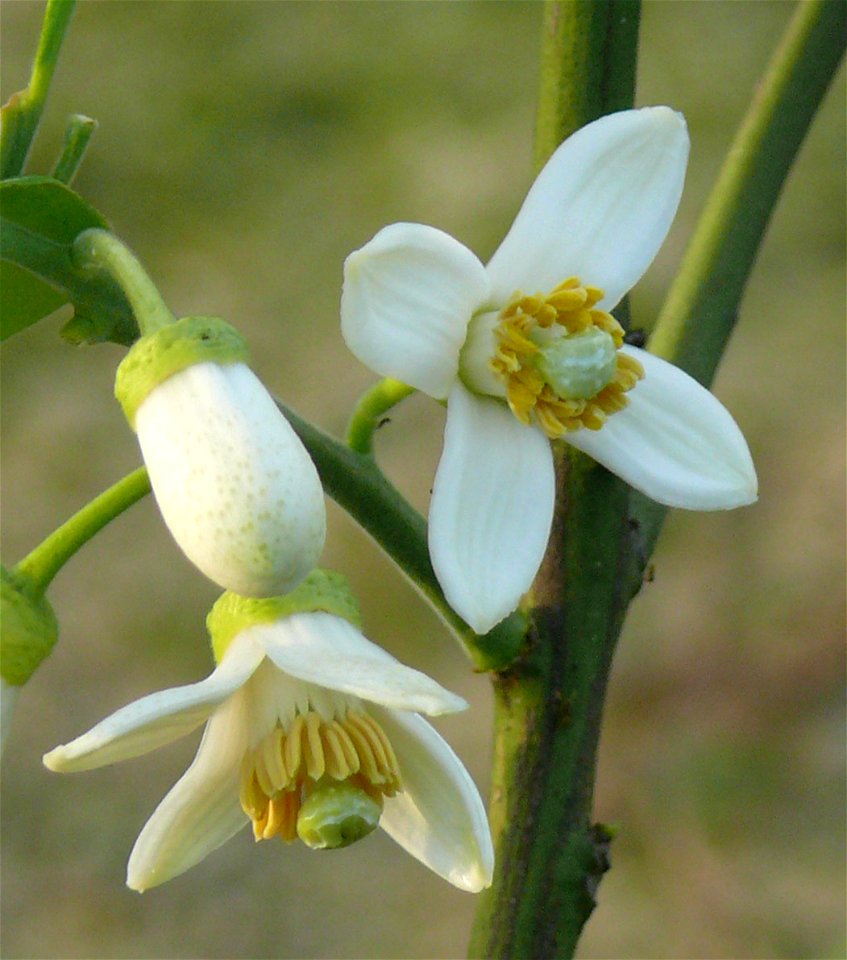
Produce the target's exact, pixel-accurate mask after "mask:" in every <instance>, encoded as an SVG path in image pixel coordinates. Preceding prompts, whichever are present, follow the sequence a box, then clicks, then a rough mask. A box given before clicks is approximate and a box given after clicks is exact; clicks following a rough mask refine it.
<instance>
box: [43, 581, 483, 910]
mask: <svg viewBox="0 0 847 960" xmlns="http://www.w3.org/2000/svg"><path fill="white" fill-rule="evenodd" d="M313 585H314V579H313V578H307V581H305V582H304V585H303V587H305V588H306V590H307V591H308V590H309V589H310V586H313ZM303 587H301V592H302V589H303ZM301 595H302V593H301ZM279 599H281V600H283V603H281V604H276V600H277V598H272V599H271V600H268V601H246V600H245V599H244V598H240V597H235V596H234V595H232V594H224V596H223V597H222V598H221V600H220V601H219V602H218V604H217V605H216V608H215V609H213V611H212V614H210V620H209V623H210V630H211V632H212V634H213V644H214V646H215V649H216V657H217V659H218V666H217V667H216V669H215V670H214V672H213V673H212V674H211V675H210V676H209V677H208V678H207V679H205V680H203V681H201V682H200V683H195V684H191V685H189V686H184V687H177V688H174V689H171V690H163V691H161V692H159V693H154V694H151V695H150V696H147V697H144V698H142V699H141V700H138V701H136V702H135V703H132V704H130V705H128V706H126V707H124V708H123V709H121V710H118V711H117V712H116V713H114V714H112V715H111V716H110V717H108V718H107V719H105V720H103V721H102V722H101V723H99V724H97V726H95V727H94V728H93V729H92V730H90V731H89V732H88V733H86V734H83V735H82V736H81V737H78V738H77V739H76V740H74V741H72V742H71V743H68V744H66V745H65V746H61V747H57V748H56V749H55V750H52V751H50V753H48V754H46V755H45V757H44V763H45V764H46V765H47V766H48V767H49V768H50V769H51V770H55V771H59V772H70V771H76V770H88V769H92V768H94V767H100V766H104V765H105V764H109V763H114V762H116V761H118V760H126V759H129V758H130V757H135V756H139V755H140V754H143V753H146V752H148V751H150V750H153V749H155V748H156V747H159V746H162V745H163V744H166V743H169V742H170V741H172V740H175V739H177V738H178V737H181V736H184V735H185V734H187V733H189V732H191V731H192V730H194V729H196V728H197V727H198V726H199V725H200V724H202V723H204V722H205V723H206V730H205V733H204V735H203V740H202V742H201V744H200V747H199V749H198V751H197V756H196V757H195V759H194V762H193V763H192V765H191V766H190V767H189V769H188V771H187V772H186V773H185V775H184V776H183V777H182V779H180V780H179V781H178V782H177V784H176V785H175V786H174V787H173V788H172V789H171V791H170V793H168V794H167V796H166V797H165V798H164V800H162V802H161V803H160V804H159V806H158V808H157V809H156V811H155V812H154V813H153V815H152V817H151V818H150V820H149V821H148V822H147V824H146V826H145V827H144V829H143V830H142V831H141V834H140V836H139V837H138V840H137V841H136V844H135V847H134V849H133V851H132V854H131V856H130V859H129V865H128V870H127V884H128V885H129V886H130V887H131V888H133V889H135V890H146V889H148V888H150V887H153V886H156V885H157V884H160V883H163V882H164V881H166V880H169V879H170V878H172V877H175V876H177V875H178V874H180V873H182V872H183V871H185V870H187V869H188V868H189V867H191V866H193V865H194V864H196V863H198V862H199V861H200V860H202V859H203V858H204V857H205V856H207V854H209V853H211V852H212V851H213V850H215V849H216V848H217V847H219V846H220V845H221V844H222V843H224V842H225V841H226V840H228V839H229V838H230V837H231V836H233V835H234V834H235V833H236V832H237V831H238V830H239V829H241V828H242V827H243V826H245V825H246V824H247V822H248V821H252V823H253V832H254V836H255V838H256V840H260V839H270V838H272V837H274V836H279V837H281V838H282V839H283V840H286V841H291V840H295V839H296V838H297V836H298V835H299V836H300V838H301V839H303V840H304V842H306V843H308V844H309V845H310V846H312V847H338V846H345V845H347V844H348V843H351V842H353V841H354V840H358V839H360V838H361V837H363V836H364V835H366V834H367V833H369V832H370V831H371V830H372V829H374V828H375V827H376V826H377V824H378V825H379V826H381V827H382V828H383V829H384V830H385V831H386V832H387V833H388V834H389V835H390V836H391V837H392V838H393V839H394V840H396V841H397V843H399V844H400V845H401V846H402V847H404V848H405V849H406V850H407V851H408V852H409V853H410V854H412V856H414V857H416V858H417V859H418V860H420V861H421V862H422V863H424V864H425V865H426V866H428V867H429V868H430V869H432V870H433V871H435V872H436V873H437V874H439V875H440V876H442V877H444V878H445V879H446V880H448V881H449V882H450V883H452V884H454V885H455V886H457V887H459V888H461V889H463V890H469V891H474V892H475V891H478V890H480V889H482V888H483V887H485V886H487V885H488V884H489V883H490V882H491V874H492V869H493V851H492V846H491V837H490V833H489V828H488V822H487V819H486V815H485V810H484V807H483V805H482V801H481V799H480V796H479V793H478V792H477V789H476V787H475V786H474V784H473V781H472V780H471V778H470V776H469V775H468V773H467V771H466V770H465V768H464V767H463V766H462V764H461V762H460V761H459V759H458V758H457V757H456V755H455V754H454V753H453V751H452V750H451V749H450V747H449V746H448V745H447V744H446V743H445V741H444V740H443V739H442V738H441V737H440V736H439V734H438V733H436V731H435V730H434V729H433V728H432V727H431V726H430V725H429V724H428V723H427V722H426V721H425V720H424V719H423V718H422V717H421V716H419V712H421V713H427V714H431V715H436V714H441V713H447V712H452V711H457V710H462V709H464V708H465V707H466V706H467V704H466V703H465V702H464V701H463V700H462V699H461V698H460V697H457V696H455V695H454V694H452V693H450V692H448V691H447V690H445V689H444V688H443V687H441V686H439V685H438V684H437V683H436V682H435V681H434V680H432V679H430V678H429V677H427V676H426V675H424V674H422V673H420V672H419V671H417V670H413V669H411V668H410V667H406V666H404V665H403V664H401V663H399V662H398V661H397V660H395V659H394V658H393V657H392V656H390V655H389V654H388V653H386V652H385V651H384V650H382V649H381V648H379V647H377V646H375V645H374V644H372V643H371V642H370V641H368V640H366V639H365V637H364V636H362V634H361V633H360V632H359V631H358V629H356V627H355V626H354V625H353V624H352V623H350V622H349V620H348V619H346V618H345V616H339V615H336V614H334V613H329V612H326V611H325V610H319V609H315V610H310V609H308V607H309V606H310V605H313V604H310V603H309V602H307V603H306V604H305V605H304V604H300V603H298V602H297V601H296V600H295V603H294V605H290V604H289V605H287V606H286V604H285V603H284V599H285V598H279ZM322 602H323V601H322ZM275 604H276V605H275ZM324 605H325V606H331V604H324ZM303 606H305V607H306V608H307V609H302V607H303ZM285 609H288V610H295V611H297V610H299V612H294V613H290V615H285V614H284V613H283V612H281V611H283V610H285ZM245 624H247V625H245ZM222 648H225V649H223V652H221V650H222Z"/></svg>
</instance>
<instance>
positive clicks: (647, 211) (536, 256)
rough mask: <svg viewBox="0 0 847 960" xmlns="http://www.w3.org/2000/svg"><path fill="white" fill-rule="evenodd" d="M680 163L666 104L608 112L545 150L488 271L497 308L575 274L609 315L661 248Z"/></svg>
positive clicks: (679, 123) (676, 126)
mask: <svg viewBox="0 0 847 960" xmlns="http://www.w3.org/2000/svg"><path fill="white" fill-rule="evenodd" d="M687 161H688V132H687V130H686V126H685V120H684V119H683V117H682V115H681V114H679V113H675V112H674V111H673V110H671V109H670V108H668V107H649V108H646V109H643V110H627V111H623V112H621V113H614V114H611V115H609V116H606V117H601V119H599V120H596V121H595V122H594V123H589V124H588V126H585V127H583V128H582V129H581V130H578V131H577V132H576V133H574V134H573V136H571V137H569V138H568V139H567V140H566V141H565V142H564V143H563V144H562V145H561V146H560V147H559V148H558V150H556V152H555V153H554V154H553V156H552V157H551V158H550V160H549V161H548V162H547V165H546V166H545V167H544V169H543V170H542V171H541V173H540V174H539V175H538V179H537V180H536V181H535V183H534V184H533V186H532V188H531V189H530V191H529V194H528V195H527V198H526V200H524V203H523V206H522V207H521V209H520V212H519V213H518V215H517V217H516V218H515V222H514V223H513V224H512V228H511V230H510V231H509V233H508V234H507V236H506V239H505V240H504V241H503V243H502V244H501V245H500V247H499V249H498V250H497V252H496V253H495V254H494V256H493V257H492V258H491V261H490V262H489V264H488V266H487V268H486V269H487V270H488V275H489V277H490V278H491V284H492V292H493V294H494V300H495V302H497V303H503V302H504V301H505V300H506V299H508V297H510V296H511V294H512V293H513V292H514V291H515V290H522V291H523V292H524V293H536V292H541V293H548V292H549V291H550V290H551V289H552V288H553V287H555V286H556V285H557V284H558V283H560V282H561V281H562V280H565V279H567V278H568V277H571V276H578V277H580V279H581V280H582V281H583V282H584V283H588V284H591V285H593V286H595V287H600V288H601V289H602V290H604V291H605V294H606V295H605V297H604V299H603V300H602V302H601V306H602V307H603V308H604V309H606V310H610V309H611V308H612V307H613V306H614V305H615V304H616V303H617V302H618V301H619V300H620V298H621V297H622V296H623V295H624V294H625V293H626V292H627V290H629V289H630V288H631V287H632V286H634V284H635V282H636V281H637V280H638V279H639V277H640V276H641V275H642V274H643V273H644V271H645V270H646V269H647V267H648V266H649V265H650V263H651V262H652V260H653V258H654V257H655V255H656V253H657V252H658V250H659V247H661V245H662V243H663V242H664V239H665V236H666V235H667V232H668V229H669V227H670V225H671V221H672V220H673V218H674V214H675V213H676V208H677V206H678V204H679V198H680V195H681V193H682V184H683V181H684V179H685V167H686V163H687Z"/></svg>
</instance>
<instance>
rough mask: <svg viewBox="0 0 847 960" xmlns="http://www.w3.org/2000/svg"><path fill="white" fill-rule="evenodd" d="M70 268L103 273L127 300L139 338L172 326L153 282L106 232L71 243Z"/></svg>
mask: <svg viewBox="0 0 847 960" xmlns="http://www.w3.org/2000/svg"><path fill="white" fill-rule="evenodd" d="M73 260H74V265H75V266H76V267H78V268H79V269H80V270H94V271H96V270H105V271H106V272H107V273H108V274H109V275H110V276H111V277H112V278H113V279H114V280H115V281H116V282H117V284H118V285H119V286H120V288H121V289H122V290H123V292H124V293H125V294H126V298H127V300H129V303H130V306H131V307H132V312H133V313H134V314H135V319H136V321H137V322H138V327H139V329H140V330H141V334H142V336H145V335H148V334H151V333H155V332H156V331H157V330H160V329H161V328H162V327H165V326H167V325H168V324H170V323H173V322H174V319H175V318H174V315H173V314H172V313H171V311H170V310H169V309H168V307H167V304H166V303H165V301H164V300H163V299H162V297H161V294H160V293H159V291H158V290H157V289H156V287H155V285H154V284H153V281H152V280H151V279H150V278H149V277H148V276H147V274H146V272H145V271H144V268H143V267H142V266H141V264H140V263H139V262H138V259H137V257H136V256H135V254H134V253H133V252H132V251H131V250H130V249H129V247H127V246H126V245H125V244H124V243H122V242H121V241H120V240H118V238H117V237H116V236H114V234H111V233H109V231H108V230H98V229H96V228H95V229H93V230H84V231H83V232H82V233H81V234H80V235H79V236H78V237H77V238H76V240H75V241H74V245H73Z"/></svg>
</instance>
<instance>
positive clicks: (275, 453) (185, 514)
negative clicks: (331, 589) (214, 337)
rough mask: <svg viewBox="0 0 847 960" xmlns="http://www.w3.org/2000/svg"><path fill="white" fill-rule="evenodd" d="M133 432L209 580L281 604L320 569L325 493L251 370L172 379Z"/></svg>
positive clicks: (211, 369) (158, 491)
mask: <svg viewBox="0 0 847 960" xmlns="http://www.w3.org/2000/svg"><path fill="white" fill-rule="evenodd" d="M135 426H136V431H137V433H138V441H139V443H140V445H141V450H142V453H143V454H144V461H145V463H146V464H147V469H148V471H149V473H150V482H151V484H152V487H153V493H154V494H155V496H156V501H157V503H158V504H159V509H160V510H161V511H162V516H163V517H164V519H165V523H167V525H168V528H169V529H170V531H171V533H172V534H173V537H174V539H175V540H176V542H177V543H178V544H179V546H180V547H181V548H182V550H183V551H184V552H185V554H186V556H187V557H188V558H189V560H191V561H192V562H193V563H194V564H195V565H196V566H197V567H198V568H199V569H200V570H201V571H202V572H203V573H204V574H206V576H207V577H209V578H210V579H211V580H213V581H214V582H215V583H217V584H219V585H220V586H222V587H224V588H226V589H227V590H232V591H234V592H235V593H240V594H243V595H244V596H251V597H253V596H275V595H277V594H281V593H285V592H287V591H288V590H291V589H293V587H295V586H296V585H297V583H299V581H300V580H301V579H302V578H303V577H304V576H305V575H306V574H307V573H309V571H310V570H312V569H313V568H314V566H315V564H316V563H317V561H318V558H319V556H320V553H321V550H322V549H323V544H324V538H325V533H326V509H325V504H324V498H323V490H322V488H321V483H320V480H319V479H318V474H317V471H316V470H315V466H314V464H313V463H312V461H311V459H310V457H309V454H308V453H307V452H306V448H305V447H304V446H303V444H302V443H301V442H300V440H299V438H298V437H297V434H295V433H294V431H293V429H292V428H291V426H290V425H289V423H288V421H287V420H286V419H285V418H284V417H283V415H282V414H281V413H280V412H279V409H278V408H277V406H276V404H275V403H274V401H273V400H272V399H271V396H270V394H269V393H268V392H267V390H265V388H264V387H263V386H262V384H261V382H260V381H259V380H258V379H257V377H256V376H255V375H254V374H253V372H252V371H251V370H250V369H249V367H246V366H245V365H244V364H241V363H238V364H231V365H229V366H220V365H218V364H215V363H198V364H195V365H194V366H191V367H188V368H187V369H185V370H182V371H180V372H179V373H177V374H174V376H172V377H169V378H168V379H167V380H165V381H163V382H162V383H160V384H159V385H158V386H157V387H156V388H155V389H154V390H152V391H151V392H150V394H149V395H148V396H147V397H146V398H145V399H144V401H143V403H142V404H141V406H140V407H139V408H138V412H137V414H136V419H135Z"/></svg>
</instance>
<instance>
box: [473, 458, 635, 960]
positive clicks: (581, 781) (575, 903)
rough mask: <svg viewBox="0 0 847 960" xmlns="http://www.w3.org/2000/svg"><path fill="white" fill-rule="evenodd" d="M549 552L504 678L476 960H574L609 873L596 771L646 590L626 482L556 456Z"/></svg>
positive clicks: (499, 681)
mask: <svg viewBox="0 0 847 960" xmlns="http://www.w3.org/2000/svg"><path fill="white" fill-rule="evenodd" d="M557 481H558V490H557V493H558V496H557V509H556V516H555V519H554V524H553V530H552V532H551V537H550V546H549V549H548V551H547V555H546V557H545V560H544V564H543V566H542V568H541V571H540V572H539V575H538V577H537V579H536V582H535V585H534V588H533V592H532V594H531V595H530V597H529V598H528V602H529V603H530V604H531V606H532V626H531V630H530V641H531V646H530V648H529V651H528V653H527V655H526V656H525V657H524V658H523V659H522V660H521V661H520V662H518V663H516V664H515V665H514V666H513V667H512V668H511V669H509V670H508V671H505V672H503V673H501V674H499V675H497V676H496V677H495V678H494V693H495V718H496V723H497V735H496V740H495V759H494V770H493V778H492V779H493V783H492V803H491V814H490V815H491V826H492V831H493V833H494V835H495V837H496V838H497V869H496V876H495V881H494V885H493V886H492V887H491V888H490V889H489V890H487V891H485V892H484V893H483V894H482V895H481V898H480V907H479V913H478V917H477V923H476V927H475V931H474V939H473V942H472V945H471V956H474V957H492V958H506V957H508V958H536V957H537V958H542V957H543V958H545V960H547V958H550V960H553V958H557V957H570V956H572V955H573V951H574V949H575V947H576V943H577V940H578V938H579V935H580V932H581V930H582V927H583V925H584V924H585V922H586V920H587V919H588V917H589V915H590V914H591V911H592V910H593V908H594V892H595V890H596V888H597V884H598V883H599V881H600V878H601V876H602V874H603V872H604V871H605V870H606V869H607V866H608V846H609V841H610V834H609V832H608V831H607V830H606V829H605V828H603V827H600V826H597V825H592V822H591V806H592V794H593V788H594V771H595V760H596V751H597V743H598V739H599V735H600V721H601V716H602V709H603V699H604V695H605V690H606V682H607V680H608V674H609V667H610V664H611V661H612V654H613V651H614V648H615V644H616V642H617V638H618V634H619V632H620V629H621V625H622V623H623V618H624V615H625V613H626V609H627V606H628V604H629V601H630V600H631V598H632V597H633V596H634V594H635V593H636V592H637V590H638V587H639V586H640V583H641V566H642V558H641V556H640V553H639V550H638V543H637V537H636V531H635V530H634V529H633V527H632V526H631V525H630V524H629V522H628V520H627V516H626V513H627V511H626V507H627V496H628V491H627V488H626V486H625V484H623V483H622V482H621V481H619V480H618V479H617V478H616V477H613V476H612V475H611V474H609V473H608V472H606V471H605V470H603V469H602V467H599V466H598V465H597V464H595V463H592V462H591V461H590V460H588V459H587V458H586V457H582V456H579V455H577V454H576V453H575V451H573V450H571V449H569V448H564V449H563V450H558V451H557Z"/></svg>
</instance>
